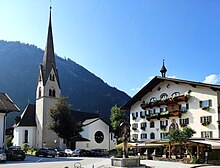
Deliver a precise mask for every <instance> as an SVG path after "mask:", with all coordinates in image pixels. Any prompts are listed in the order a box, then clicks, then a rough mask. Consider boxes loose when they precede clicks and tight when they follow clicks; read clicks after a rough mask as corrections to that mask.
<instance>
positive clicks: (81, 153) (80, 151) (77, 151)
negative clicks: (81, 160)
mask: <svg viewBox="0 0 220 168" xmlns="http://www.w3.org/2000/svg"><path fill="white" fill-rule="evenodd" d="M73 156H91V152H90V151H89V150H85V149H75V150H73Z"/></svg>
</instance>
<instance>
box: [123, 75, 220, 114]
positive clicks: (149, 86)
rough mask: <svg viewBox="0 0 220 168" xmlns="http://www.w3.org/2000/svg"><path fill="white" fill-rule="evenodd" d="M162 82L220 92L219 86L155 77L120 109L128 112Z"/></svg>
mask: <svg viewBox="0 0 220 168" xmlns="http://www.w3.org/2000/svg"><path fill="white" fill-rule="evenodd" d="M164 81H170V82H174V83H176V84H179V83H182V84H188V85H190V86H192V87H196V86H201V87H207V88H210V89H212V90H213V91H220V85H213V84H206V83H202V82H194V81H188V80H181V79H175V78H165V77H160V76H155V77H154V78H153V79H152V80H151V81H150V82H149V83H148V84H146V85H145V86H144V87H143V88H142V89H141V90H140V91H139V92H138V93H137V94H135V95H134V96H133V97H132V98H131V99H130V100H129V101H128V102H127V103H126V104H125V105H124V106H122V107H121V109H122V110H129V109H130V108H131V106H132V105H134V104H135V103H136V102H137V101H139V100H141V98H142V97H143V96H144V95H146V94H147V93H148V92H150V91H152V89H153V88H154V87H156V86H157V85H158V84H159V83H161V82H164Z"/></svg>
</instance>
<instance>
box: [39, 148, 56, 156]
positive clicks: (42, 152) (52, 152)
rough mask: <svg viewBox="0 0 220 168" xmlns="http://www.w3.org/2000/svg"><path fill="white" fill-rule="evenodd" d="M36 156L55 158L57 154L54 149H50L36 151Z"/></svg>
mask: <svg viewBox="0 0 220 168" xmlns="http://www.w3.org/2000/svg"><path fill="white" fill-rule="evenodd" d="M35 156H43V157H48V156H51V157H53V158H54V157H55V156H56V152H55V150H54V149H49V148H40V149H38V150H37V151H36V153H35Z"/></svg>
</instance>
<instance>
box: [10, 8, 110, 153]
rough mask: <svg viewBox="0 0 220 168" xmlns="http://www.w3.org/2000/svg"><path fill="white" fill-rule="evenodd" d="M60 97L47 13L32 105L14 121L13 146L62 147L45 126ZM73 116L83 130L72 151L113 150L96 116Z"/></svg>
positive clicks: (82, 114) (106, 133)
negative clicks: (45, 35)
mask: <svg viewBox="0 0 220 168" xmlns="http://www.w3.org/2000/svg"><path fill="white" fill-rule="evenodd" d="M50 9H51V8H50ZM60 97H61V86H60V80H59V75H58V70H57V67H56V61H55V55H54V45H53V34H52V23H51V10H50V15H49V26H48V34H47V42H46V47H45V51H44V57H43V60H42V63H41V64H40V68H39V77H38V83H37V89H36V104H28V105H27V107H26V108H25V109H24V111H23V113H22V115H21V116H20V118H17V120H16V123H15V124H14V132H13V134H14V138H13V144H14V145H18V146H23V145H24V144H28V145H29V146H30V147H34V148H42V147H53V148H61V149H63V148H65V143H64V142H63V140H62V139H60V138H59V137H58V136H57V135H56V134H55V133H54V132H53V131H51V130H49V129H48V127H47V124H48V121H49V119H50V115H49V111H50V109H51V108H53V107H54V105H55V103H56V102H57V101H58V99H59V98H60ZM73 114H74V115H75V117H76V118H77V121H79V122H82V123H84V125H83V130H84V131H83V132H82V133H81V135H82V138H79V139H74V140H73V143H72V145H71V148H72V149H75V148H79V147H80V148H82V147H83V148H86V149H91V148H104V149H113V146H114V145H112V144H114V140H113V139H110V135H111V133H110V130H109V125H108V124H107V123H105V122H104V121H103V120H102V119H100V117H99V115H97V114H95V115H93V114H91V113H90V114H89V113H83V112H79V111H76V112H74V111H73ZM97 139H98V140H97Z"/></svg>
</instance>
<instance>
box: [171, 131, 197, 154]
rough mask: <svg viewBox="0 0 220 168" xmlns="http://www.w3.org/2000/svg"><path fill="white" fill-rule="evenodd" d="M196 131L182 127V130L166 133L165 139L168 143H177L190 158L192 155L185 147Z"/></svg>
mask: <svg viewBox="0 0 220 168" xmlns="http://www.w3.org/2000/svg"><path fill="white" fill-rule="evenodd" d="M195 133H196V131H195V130H193V129H192V128H189V127H184V128H183V130H179V129H177V130H172V131H170V132H169V133H168V136H167V138H168V139H169V140H170V142H171V143H172V142H177V143H179V144H180V145H181V146H182V147H183V148H184V149H185V150H186V151H187V153H189V154H190V156H191V157H192V153H191V151H190V150H189V148H188V147H187V142H188V140H189V139H190V138H191V137H192V136H193V134H195Z"/></svg>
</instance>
